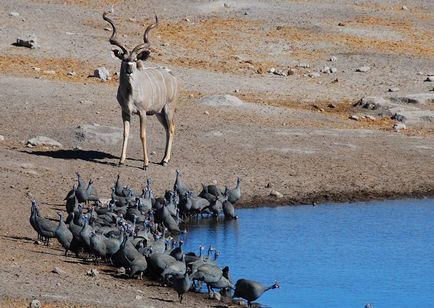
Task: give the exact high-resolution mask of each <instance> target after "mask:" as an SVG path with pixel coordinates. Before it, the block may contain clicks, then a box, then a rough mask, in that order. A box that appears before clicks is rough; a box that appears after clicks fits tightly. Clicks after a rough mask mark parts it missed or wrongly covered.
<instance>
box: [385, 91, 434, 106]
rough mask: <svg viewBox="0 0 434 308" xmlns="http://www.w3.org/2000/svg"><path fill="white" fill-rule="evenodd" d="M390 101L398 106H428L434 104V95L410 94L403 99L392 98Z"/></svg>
mask: <svg viewBox="0 0 434 308" xmlns="http://www.w3.org/2000/svg"><path fill="white" fill-rule="evenodd" d="M390 100H391V101H392V102H395V103H398V104H415V105H418V104H420V105H426V104H429V103H434V93H418V94H410V95H407V96H403V97H392V98H390Z"/></svg>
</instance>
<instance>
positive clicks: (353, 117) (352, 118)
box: [349, 115, 359, 121]
mask: <svg viewBox="0 0 434 308" xmlns="http://www.w3.org/2000/svg"><path fill="white" fill-rule="evenodd" d="M349 118H350V119H351V120H354V121H358V120H359V117H358V116H356V115H351V116H350V117H349Z"/></svg>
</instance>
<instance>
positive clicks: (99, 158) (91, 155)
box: [22, 149, 119, 166]
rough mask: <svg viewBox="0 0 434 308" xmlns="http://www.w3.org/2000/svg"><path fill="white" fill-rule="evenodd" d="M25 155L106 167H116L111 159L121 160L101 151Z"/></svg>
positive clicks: (31, 152) (63, 151) (60, 151)
mask: <svg viewBox="0 0 434 308" xmlns="http://www.w3.org/2000/svg"><path fill="white" fill-rule="evenodd" d="M22 152H24V153H28V154H30V155H36V156H47V157H51V158H56V159H78V160H85V161H90V162H95V163H99V164H104V165H111V166H116V164H117V163H116V162H114V161H107V160H111V159H116V160H117V159H119V158H118V157H117V156H114V155H112V154H110V153H105V152H101V151H93V150H90V151H89V150H79V149H74V150H55V151H22Z"/></svg>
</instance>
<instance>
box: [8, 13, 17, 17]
mask: <svg viewBox="0 0 434 308" xmlns="http://www.w3.org/2000/svg"><path fill="white" fill-rule="evenodd" d="M9 16H12V17H18V16H20V13H18V12H9Z"/></svg>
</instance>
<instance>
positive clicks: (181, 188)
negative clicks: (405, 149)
mask: <svg viewBox="0 0 434 308" xmlns="http://www.w3.org/2000/svg"><path fill="white" fill-rule="evenodd" d="M173 190H174V191H176V193H177V194H178V195H179V196H183V195H184V194H185V193H186V192H187V191H188V187H187V186H186V185H185V184H184V183H183V182H182V180H181V171H179V170H178V169H176V179H175V184H174V185H173Z"/></svg>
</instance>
